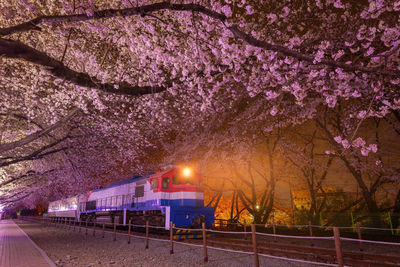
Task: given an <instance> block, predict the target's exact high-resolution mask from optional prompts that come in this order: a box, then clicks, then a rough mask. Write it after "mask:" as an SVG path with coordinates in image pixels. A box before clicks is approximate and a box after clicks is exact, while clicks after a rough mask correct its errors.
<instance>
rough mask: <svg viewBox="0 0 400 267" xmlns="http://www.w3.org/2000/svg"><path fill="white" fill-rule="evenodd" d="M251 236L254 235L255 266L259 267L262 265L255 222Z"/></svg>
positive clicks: (252, 225)
mask: <svg viewBox="0 0 400 267" xmlns="http://www.w3.org/2000/svg"><path fill="white" fill-rule="evenodd" d="M251 237H252V240H253V251H254V266H255V267H259V266H260V262H259V261H258V251H257V238H256V226H255V225H254V224H251Z"/></svg>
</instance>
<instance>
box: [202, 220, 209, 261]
mask: <svg viewBox="0 0 400 267" xmlns="http://www.w3.org/2000/svg"><path fill="white" fill-rule="evenodd" d="M201 228H202V232H203V250H204V262H208V255H207V236H206V223H205V222H203V223H202V224H201Z"/></svg>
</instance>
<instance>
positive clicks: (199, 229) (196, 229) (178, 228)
mask: <svg viewBox="0 0 400 267" xmlns="http://www.w3.org/2000/svg"><path fill="white" fill-rule="evenodd" d="M174 229H177V230H188V231H203V229H201V228H193V229H190V228H180V227H174Z"/></svg>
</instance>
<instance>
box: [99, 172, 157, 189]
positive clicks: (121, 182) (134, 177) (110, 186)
mask: <svg viewBox="0 0 400 267" xmlns="http://www.w3.org/2000/svg"><path fill="white" fill-rule="evenodd" d="M152 174H153V172H151V173H148V174H146V175H145V176H133V177H131V178H128V179H125V180H122V181H119V182H115V183H112V184H110V185H109V186H106V187H103V188H97V189H94V190H93V191H92V192H98V191H102V190H106V189H110V188H113V187H117V186H120V185H124V184H130V183H133V182H136V181H138V180H142V179H146V178H148V177H149V176H150V175H152Z"/></svg>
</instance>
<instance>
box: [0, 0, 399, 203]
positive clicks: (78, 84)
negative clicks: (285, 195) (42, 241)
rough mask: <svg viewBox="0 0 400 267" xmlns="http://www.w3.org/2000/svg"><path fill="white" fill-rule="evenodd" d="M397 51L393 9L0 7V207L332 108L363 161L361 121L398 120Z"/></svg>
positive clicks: (78, 187) (144, 3)
mask: <svg viewBox="0 0 400 267" xmlns="http://www.w3.org/2000/svg"><path fill="white" fill-rule="evenodd" d="M399 51H400V1H382V0H381V1H376V0H368V1H367V0H365V1H347V0H336V1H334V0H308V1H258V0H257V1H251V0H250V1H245V0H239V1H230V0H224V1H223V0H221V1H218V0H217V1H215V0H205V1H186V0H185V1H176V2H174V1H172V2H158V1H152V0H136V1H134V0H121V1H118V0H116V1H103V0H89V1H86V0H66V1H49V0H41V1H37V0H22V1H14V0H3V1H1V3H0V87H1V90H0V103H1V105H0V122H1V123H0V127H1V143H0V156H1V158H0V163H1V169H0V190H1V191H0V192H1V195H0V202H4V203H5V204H6V205H9V204H10V203H14V202H17V201H20V200H26V202H27V203H33V202H34V201H35V200H37V199H38V198H39V196H40V197H43V198H52V197H53V198H54V197H56V196H60V195H63V196H64V195H68V194H72V193H77V192H79V191H83V190H84V189H87V188H92V187H93V186H99V185H101V184H104V183H105V181H107V179H111V180H112V179H114V178H110V177H117V176H118V177H120V176H123V175H129V174H132V173H143V172H144V171H147V170H151V169H152V168H156V167H158V166H159V165H160V164H162V162H163V160H165V158H169V159H170V158H171V157H175V156H176V157H177V158H176V160H184V159H187V158H188V154H190V153H191V151H192V150H195V149H198V146H197V145H196V144H200V143H203V144H204V143H207V142H208V144H209V145H210V146H211V145H217V144H218V143H219V142H220V141H221V136H222V135H223V133H224V132H225V131H224V129H225V130H226V129H234V130H232V132H236V133H237V135H235V134H231V135H230V137H229V142H231V143H235V142H239V141H238V140H237V139H235V138H238V136H239V135H240V134H242V135H246V136H251V134H253V133H254V132H256V131H258V130H260V129H261V130H262V131H265V132H271V131H273V130H274V129H275V127H285V126H289V125H297V124H300V123H303V122H304V121H307V120H309V119H315V118H319V116H321V114H322V113H323V112H330V111H331V110H337V108H338V107H339V103H347V105H346V108H345V109H344V110H343V111H342V115H343V121H344V128H343V129H342V131H341V132H336V133H335V134H334V136H332V138H335V139H334V140H335V141H336V142H337V144H339V145H340V146H342V147H343V148H344V149H347V148H348V147H349V146H352V147H354V148H358V149H359V150H360V151H361V153H362V154H363V155H365V156H366V155H368V153H370V152H371V151H372V152H376V150H377V147H376V145H375V144H373V143H368V142H366V141H364V140H363V139H362V137H359V136H358V133H357V129H358V124H359V123H360V121H362V120H364V119H366V118H371V117H376V118H382V117H385V116H386V115H387V114H388V113H390V112H391V111H397V110H398V109H399V108H400V95H399V92H400V91H399V89H400V55H399ZM256 126H257V127H256ZM218 140H219V141H218ZM222 140H225V142H228V140H226V139H224V138H222ZM353 141H354V142H353ZM177 144H179V145H177ZM328 153H329V151H328Z"/></svg>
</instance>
